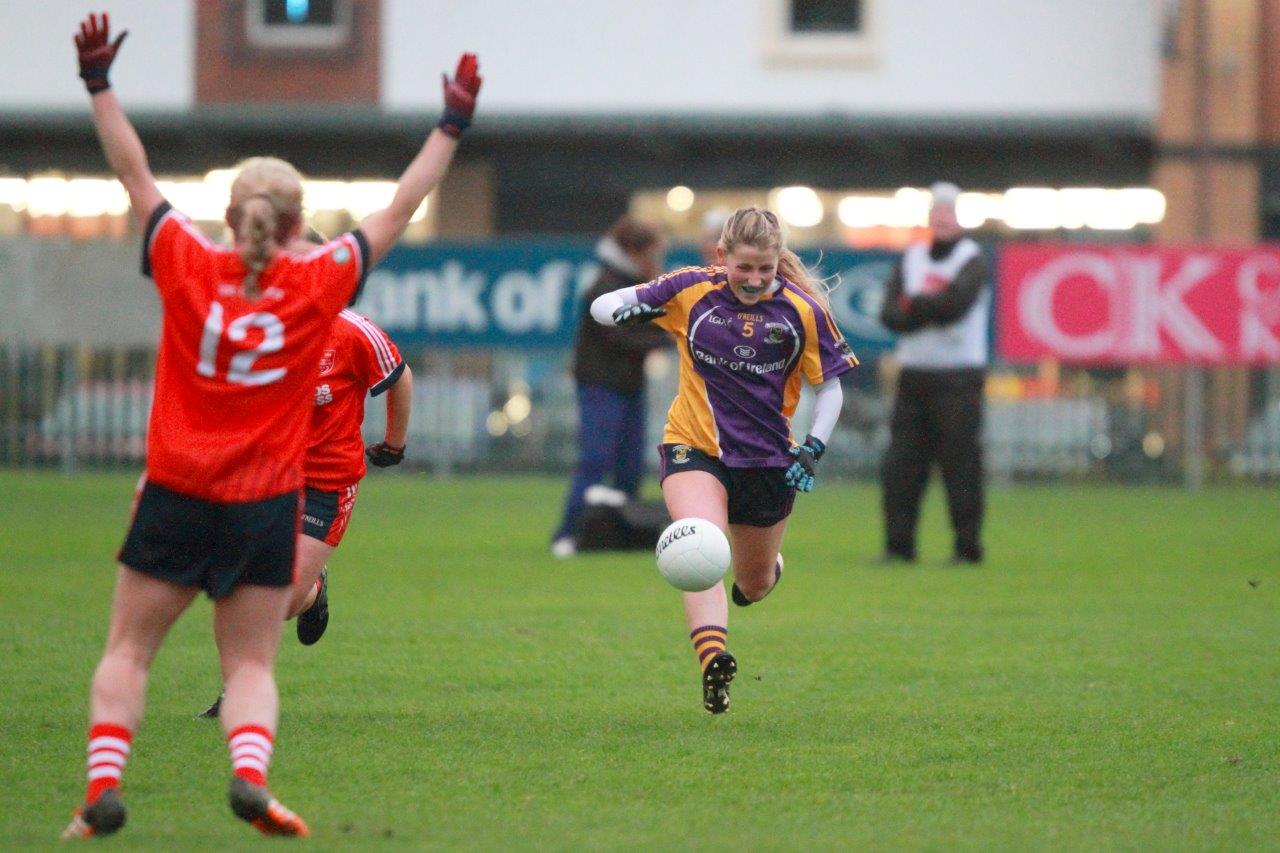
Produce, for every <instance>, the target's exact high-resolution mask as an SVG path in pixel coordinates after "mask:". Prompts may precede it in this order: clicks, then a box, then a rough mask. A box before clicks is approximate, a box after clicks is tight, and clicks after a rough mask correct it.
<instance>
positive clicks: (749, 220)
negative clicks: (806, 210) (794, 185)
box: [720, 206, 830, 309]
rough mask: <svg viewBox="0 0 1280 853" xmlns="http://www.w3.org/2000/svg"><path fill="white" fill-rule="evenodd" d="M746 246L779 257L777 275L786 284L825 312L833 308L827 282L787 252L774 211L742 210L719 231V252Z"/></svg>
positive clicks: (760, 209) (746, 208)
mask: <svg viewBox="0 0 1280 853" xmlns="http://www.w3.org/2000/svg"><path fill="white" fill-rule="evenodd" d="M741 245H747V246H752V247H754V248H756V249H761V250H763V251H770V250H773V251H776V252H777V253H778V273H779V274H780V275H781V276H782V277H783V278H785V279H786V280H787V281H789V282H791V283H792V284H794V285H795V286H796V287H798V288H800V289H801V290H803V291H804V292H805V293H807V294H809V295H810V296H811V297H813V299H814V301H816V302H817V303H818V304H819V305H821V306H822V307H823V308H824V309H829V308H830V301H829V300H828V298H827V292H828V291H829V290H830V288H829V287H828V286H827V283H826V281H824V280H823V279H820V278H817V277H816V276H814V275H813V274H812V273H810V272H809V270H808V268H807V267H806V266H805V265H804V263H803V262H802V261H801V260H800V258H799V257H798V256H797V255H796V253H795V252H793V251H791V250H790V249H788V248H787V243H786V236H785V235H784V234H783V232H782V224H781V223H780V222H778V217H777V216H776V215H775V214H774V212H773V211H771V210H766V209H765V208H763V207H756V206H752V207H742V208H739V209H738V210H735V211H734V212H733V215H731V216H730V217H729V218H728V219H726V220H725V223H724V228H722V229H721V230H720V248H722V249H724V250H725V251H726V252H732V251H733V250H734V248H735V247H737V246H741Z"/></svg>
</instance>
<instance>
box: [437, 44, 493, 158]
mask: <svg viewBox="0 0 1280 853" xmlns="http://www.w3.org/2000/svg"><path fill="white" fill-rule="evenodd" d="M478 70H480V64H479V63H478V62H477V61H476V55H475V54H474V53H464V54H462V57H461V58H459V59H458V70H457V71H455V72H454V73H453V79H452V80H450V79H449V77H448V75H447V74H441V75H440V76H441V78H442V79H443V81H444V115H442V116H441V117H440V125H439V127H440V129H441V130H443V131H444V132H445V133H447V134H449V135H450V136H452V137H453V138H454V139H457V138H458V137H459V136H461V135H462V131H464V130H466V129H467V128H468V127H470V126H471V115H472V114H473V113H474V112H475V111H476V95H478V94H480V84H481V83H482V82H484V80H483V78H482V77H480V75H478V74H476V72H477V71H478Z"/></svg>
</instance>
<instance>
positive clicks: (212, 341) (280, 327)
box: [196, 301, 286, 385]
mask: <svg viewBox="0 0 1280 853" xmlns="http://www.w3.org/2000/svg"><path fill="white" fill-rule="evenodd" d="M224 316H225V311H224V309H223V307H222V303H220V302H216V301H215V302H214V303H213V304H211V305H210V306H209V316H208V317H206V318H205V320H204V332H203V333H202V334H201V336H200V361H199V363H197V364H196V373H199V374H200V375H201V376H208V377H214V376H216V375H217V368H216V365H217V363H218V347H219V346H220V345H221V344H222V336H223V331H224V320H223V318H224ZM253 328H258V329H262V340H261V341H260V342H259V343H258V345H257V346H256V347H253V348H252V349H246V350H243V351H241V352H237V353H236V354H235V355H233V356H231V363H230V364H229V365H228V366H227V376H226V379H227V381H228V382H233V383H235V384H237V385H269V384H271V383H272V382H277V381H279V380H280V379H282V378H283V377H284V375H285V373H286V370H285V368H283V367H274V368H272V369H270V370H253V369H252V367H253V363H254V362H255V361H257V360H258V358H259V356H263V355H266V354H267V353H272V352H279V351H280V350H281V349H283V348H284V323H282V322H281V321H280V318H279V317H277V316H276V315H275V314H272V313H270V312H269V311H255V312H253V313H252V314H245V315H244V316H243V317H237V318H236V319H235V320H232V321H231V325H230V326H226V328H225V331H226V337H227V341H228V342H229V343H231V344H238V343H243V342H244V340H245V338H247V337H248V336H249V330H250V329H253Z"/></svg>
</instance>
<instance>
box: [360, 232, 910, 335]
mask: <svg viewBox="0 0 1280 853" xmlns="http://www.w3.org/2000/svg"><path fill="white" fill-rule="evenodd" d="M801 257H802V259H803V260H804V261H805V263H807V264H810V265H811V266H813V267H815V269H817V270H818V272H819V274H820V275H823V276H839V279H840V285H839V286H838V287H836V288H835V290H833V291H832V293H831V307H832V313H833V314H834V315H835V318H836V322H837V323H838V324H839V326H840V328H841V330H842V331H843V332H844V333H845V335H846V337H847V338H848V340H849V343H850V345H851V346H852V347H853V349H854V352H856V353H858V354H859V355H871V354H874V353H876V352H880V351H883V350H885V349H887V348H889V347H890V346H891V345H892V343H893V337H892V335H890V334H889V332H887V331H886V330H885V329H884V328H883V327H881V326H880V324H879V323H878V322H877V321H876V320H875V317H876V316H877V315H878V314H879V312H880V302H881V292H882V287H883V284H884V280H885V278H887V277H888V275H889V273H890V272H891V271H892V268H893V264H894V262H895V261H896V259H897V256H896V255H894V254H892V253H887V252H852V251H849V250H847V249H832V250H829V251H818V250H812V251H808V250H807V251H804V252H803V253H802V254H801ZM696 262H697V259H696V256H695V255H694V254H693V253H692V252H691V251H689V250H688V249H682V250H679V251H672V252H670V253H669V254H668V266H669V267H670V268H671V269H675V268H678V267H680V266H686V265H689V264H693V263H696ZM597 271H598V266H597V261H596V259H595V253H594V242H593V241H590V240H495V241H492V242H486V243H433V244H431V245H429V246H424V247H414V248H408V247H400V248H396V249H393V250H392V251H391V253H390V254H388V255H387V257H386V258H385V259H384V260H383V261H382V263H381V264H379V265H378V267H377V269H375V270H374V271H373V272H372V273H370V275H369V281H368V283H367V284H366V286H365V291H364V293H363V294H362V295H361V297H360V301H359V302H358V303H357V304H356V306H355V310H357V311H359V312H360V313H362V314H367V315H368V316H369V317H370V318H371V319H372V320H373V321H374V322H376V323H377V324H378V325H380V326H382V328H384V329H386V330H387V332H388V333H389V334H390V335H391V336H392V337H393V338H394V339H395V340H396V341H397V342H398V343H400V344H428V345H432V346H441V347H453V346H459V347H461V346H478V347H513V348H530V347H567V346H571V345H572V343H573V337H574V331H575V324H576V322H577V311H578V304H579V302H580V296H579V294H581V293H583V292H584V291H585V290H586V289H587V288H589V287H590V286H591V283H592V281H593V279H594V278H595V275H596V273H597ZM833 283H834V282H833Z"/></svg>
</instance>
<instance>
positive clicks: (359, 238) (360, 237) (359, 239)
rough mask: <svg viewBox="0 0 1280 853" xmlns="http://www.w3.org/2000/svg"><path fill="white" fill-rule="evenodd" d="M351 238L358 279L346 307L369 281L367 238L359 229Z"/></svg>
mask: <svg viewBox="0 0 1280 853" xmlns="http://www.w3.org/2000/svg"><path fill="white" fill-rule="evenodd" d="M351 237H352V239H354V240H355V241H356V248H357V249H358V250H359V254H360V257H359V261H360V278H359V279H358V280H357V281H356V289H355V292H354V293H352V294H351V301H350V302H348V303H347V306H348V307H350V306H352V305H355V304H356V300H357V299H359V298H360V294H361V293H363V292H364V283H365V282H366V281H368V280H369V238H368V237H366V236H364V232H363V231H361V230H360V229H359V228H356V229H355V230H353V231H352V232H351ZM384 381H385V380H384ZM379 384H381V383H379Z"/></svg>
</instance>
